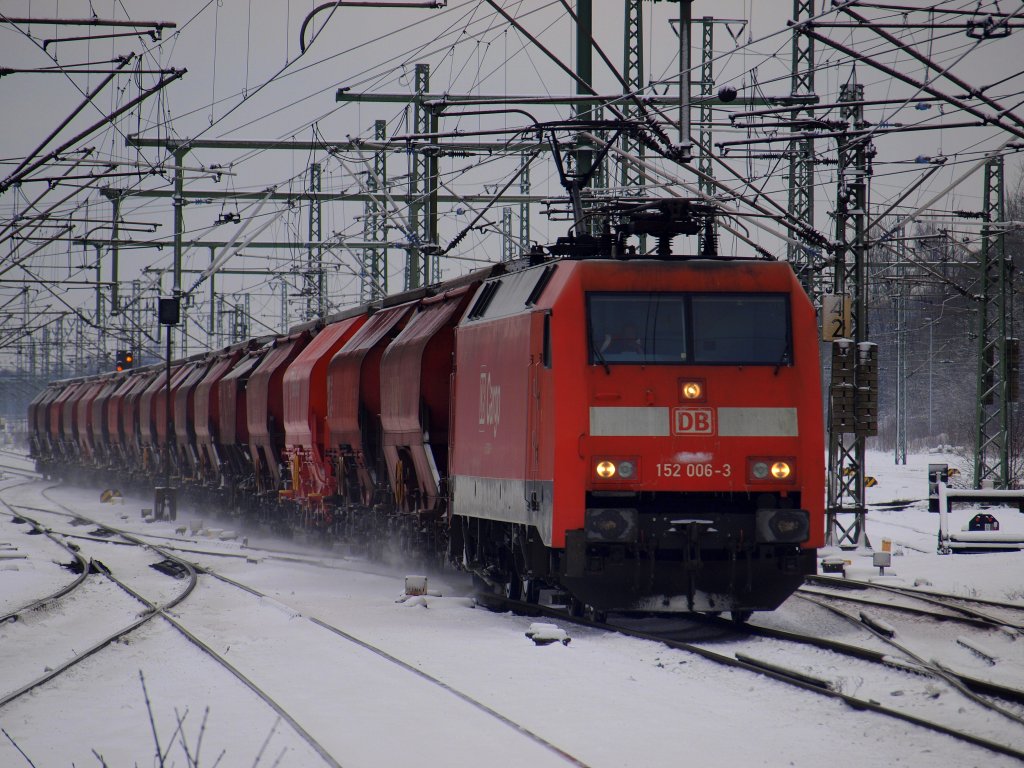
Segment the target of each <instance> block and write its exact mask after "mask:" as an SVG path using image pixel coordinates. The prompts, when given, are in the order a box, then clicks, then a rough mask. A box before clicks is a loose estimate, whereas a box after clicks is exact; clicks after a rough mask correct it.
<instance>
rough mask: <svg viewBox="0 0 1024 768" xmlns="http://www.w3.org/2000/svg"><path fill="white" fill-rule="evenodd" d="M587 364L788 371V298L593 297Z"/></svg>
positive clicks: (694, 295) (590, 297)
mask: <svg viewBox="0 0 1024 768" xmlns="http://www.w3.org/2000/svg"><path fill="white" fill-rule="evenodd" d="M587 319H588V328H589V345H590V362H591V364H603V363H641V364H647V365H680V364H687V363H689V364H697V365H786V364H789V363H790V362H791V361H792V350H791V341H790V329H789V296H788V295H787V294H784V293H753V294H752V293H591V294H588V295H587Z"/></svg>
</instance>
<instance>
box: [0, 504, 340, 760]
mask: <svg viewBox="0 0 1024 768" xmlns="http://www.w3.org/2000/svg"><path fill="white" fill-rule="evenodd" d="M52 487H54V486H51V488H52ZM47 490H49V489H44V490H43V491H42V492H41V495H42V496H43V498H45V499H46V500H47V501H49V502H51V503H52V504H56V505H57V506H59V507H62V508H64V509H65V510H67V514H69V515H73V516H74V517H77V518H80V519H82V520H86V521H88V522H90V523H93V524H95V525H102V526H103V527H104V528H108V529H109V530H111V531H113V532H114V533H116V534H117V535H118V536H120V537H122V538H124V539H126V540H127V541H129V542H131V543H133V544H135V545H137V546H139V547H142V548H144V549H148V550H150V551H152V552H155V553H156V554H158V555H160V556H162V557H164V558H166V559H168V560H170V561H172V562H174V563H177V564H179V565H181V566H182V567H183V568H185V569H186V571H187V572H188V574H189V584H188V586H187V587H186V588H185V590H184V591H183V592H182V593H181V594H180V595H178V596H177V597H175V599H173V600H171V601H170V602H167V603H165V604H163V605H157V604H155V603H153V602H152V601H150V600H149V599H148V598H146V597H144V596H142V595H141V594H139V593H138V592H136V591H135V590H133V589H132V588H131V587H129V586H128V585H127V584H126V583H124V582H123V581H121V580H120V579H118V578H117V577H116V576H114V575H113V574H111V573H105V574H104V575H105V576H106V577H107V578H108V579H109V580H110V581H111V582H112V583H114V584H116V585H117V586H118V587H120V588H121V589H122V590H124V591H125V592H126V593H127V594H129V595H130V596H131V597H133V598H134V599H136V600H138V601H139V602H141V603H142V604H143V605H145V606H146V608H147V610H148V611H149V613H148V614H147V615H146V616H145V617H143V618H141V619H140V620H139V621H137V622H135V623H133V624H132V625H130V626H129V627H128V628H126V629H125V630H122V631H121V632H119V633H117V634H116V635H114V636H112V637H110V638H108V639H107V640H105V641H103V643H102V644H99V645H98V646H96V647H94V648H92V649H90V650H89V651H87V652H86V653H84V654H83V655H82V657H81V658H84V657H85V656H89V655H92V654H93V653H96V652H97V651H99V650H100V649H101V648H103V647H105V646H106V645H108V644H110V643H111V642H113V641H114V640H116V639H118V638H120V637H122V636H124V635H126V634H128V633H129V632H132V631H134V630H135V629H138V627H140V626H142V624H144V623H146V622H148V621H150V620H152V619H154V618H156V617H157V616H159V617H161V618H163V619H164V620H165V621H167V622H168V623H169V624H170V625H171V626H172V627H174V628H175V629H176V630H178V632H180V633H181V634H182V635H183V636H184V637H185V638H186V639H187V640H188V641H189V642H191V643H192V644H193V645H195V646H196V647H197V648H199V649H200V650H202V651H203V652H205V653H206V654H207V655H208V656H209V657H210V658H212V659H213V660H214V661H216V662H217V663H218V664H220V665H221V666H222V667H224V669H226V670H227V671H228V672H230V673H231V674H232V675H233V676H234V677H235V678H237V679H238V680H239V681H240V682H242V683H243V684H244V685H245V686H246V687H248V688H249V689H250V690H251V691H252V692H253V693H255V694H256V695H257V696H258V697H259V698H260V700H261V701H263V702H264V703H265V704H267V705H268V706H269V707H270V708H271V709H273V710H274V712H275V713H276V714H277V715H278V716H280V717H281V719H282V720H284V721H285V722H287V723H288V724H289V725H290V726H291V727H292V728H293V729H294V730H295V732H296V733H297V734H298V735H299V736H300V737H301V738H302V739H303V741H305V742H306V743H307V744H309V746H310V747H311V748H312V749H313V750H314V751H315V752H316V753H317V754H318V755H320V757H322V758H323V760H324V762H326V763H327V764H328V765H330V766H332V768H342V766H341V764H340V763H339V762H338V761H337V760H335V759H334V757H332V756H331V754H330V753H329V752H328V751H327V750H326V748H325V747H324V746H323V745H322V744H320V742H319V741H317V740H316V738H315V737H314V736H313V735H312V734H310V733H309V732H308V731H307V730H306V729H305V728H303V727H302V726H301V725H300V724H299V722H298V721H297V720H295V718H294V717H292V716H291V715H290V714H289V713H288V712H287V711H286V710H285V709H284V708H283V707H281V705H280V704H278V703H277V702H276V701H275V700H274V699H273V698H272V697H271V696H270V695H269V694H267V693H266V692H265V691H263V690H262V689H261V688H259V686H257V685H256V684H255V683H253V682H252V681H251V680H250V679H249V678H248V677H246V676H245V674H244V673H242V672H241V670H239V669H237V668H236V667H234V665H232V664H231V663H230V662H228V661H227V659H225V658H223V657H222V656H221V655H220V654H218V653H217V652H216V651H214V650H213V649H212V648H210V647H209V646H208V645H206V644H205V643H204V642H203V641H202V640H200V639H199V638H198V637H196V636H195V635H194V634H193V633H192V632H190V631H189V630H188V629H187V628H186V627H185V626H184V625H182V624H181V623H180V622H179V621H177V620H176V619H174V618H173V617H172V616H171V615H170V614H169V613H168V611H170V610H171V609H172V608H174V607H175V606H177V605H178V604H180V603H181V602H182V601H183V600H185V598H187V597H188V596H189V595H190V594H192V592H193V590H194V589H195V588H196V586H197V584H198V583H199V573H200V570H199V569H198V568H196V567H195V566H193V565H192V563H190V562H189V561H188V560H185V559H184V558H181V557H178V556H176V555H173V554H171V553H170V552H168V551H166V550H165V549H163V548H162V547H160V546H158V545H155V544H151V543H149V542H147V541H145V540H144V539H142V538H140V537H138V536H136V535H134V534H132V533H128V532H127V531H123V530H119V529H117V528H111V527H110V526H107V525H105V524H103V523H100V522H99V521H97V520H93V519H91V518H89V517H86V516H84V515H81V514H78V513H74V512H72V511H71V510H69V509H68V508H67V507H65V506H64V505H63V504H61V503H60V502H59V501H56V500H55V499H53V498H51V497H49V496H47V495H46V491H47ZM81 658H76V659H74V660H73V661H72V662H69V663H68V664H67V665H65V666H64V667H63V669H67V668H68V667H70V666H73V665H74V664H76V663H77V662H78V661H80V660H81ZM63 669H61V670H55V673H57V674H59V672H60V671H63ZM55 676H56V674H54V673H51V674H49V675H47V676H46V677H45V679H43V678H41V679H40V680H39V681H36V682H34V683H32V684H30V687H29V686H27V687H26V688H25V689H23V690H22V691H20V692H18V694H17V695H22V694H23V693H26V692H27V691H28V690H31V688H34V687H37V686H38V685H41V684H42V683H43V682H46V680H49V679H52V678H53V677H55ZM6 703H7V702H6V700H0V707H2V706H3V705H4V704H6Z"/></svg>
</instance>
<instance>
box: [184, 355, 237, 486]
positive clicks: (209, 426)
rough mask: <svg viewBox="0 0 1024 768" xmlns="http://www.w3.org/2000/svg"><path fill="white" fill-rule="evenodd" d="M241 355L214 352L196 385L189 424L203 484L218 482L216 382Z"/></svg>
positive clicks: (217, 404) (217, 388) (217, 384)
mask: <svg viewBox="0 0 1024 768" xmlns="http://www.w3.org/2000/svg"><path fill="white" fill-rule="evenodd" d="M243 352H244V349H243V348H242V347H241V346H236V347H232V348H231V349H227V350H222V351H221V352H215V353H214V354H213V358H214V360H213V363H212V364H211V365H210V368H209V370H208V371H207V372H206V375H205V376H203V379H202V381H200V382H199V384H197V385H196V392H195V397H194V398H193V420H194V424H195V430H196V450H197V451H198V453H199V458H198V461H199V464H198V468H197V472H198V478H199V480H200V481H201V482H203V483H214V482H216V481H218V480H219V479H220V465H221V458H220V456H219V455H218V448H217V445H218V443H219V442H220V381H221V379H223V378H224V377H225V376H226V375H227V374H228V373H229V372H230V371H231V368H232V367H233V366H234V365H235V363H237V362H238V360H239V358H240V357H241V356H242V354H243Z"/></svg>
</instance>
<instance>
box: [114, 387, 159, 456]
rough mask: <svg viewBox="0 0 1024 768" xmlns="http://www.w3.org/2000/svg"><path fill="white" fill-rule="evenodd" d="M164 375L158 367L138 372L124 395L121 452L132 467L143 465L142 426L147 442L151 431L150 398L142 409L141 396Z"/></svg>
mask: <svg viewBox="0 0 1024 768" xmlns="http://www.w3.org/2000/svg"><path fill="white" fill-rule="evenodd" d="M166 375H167V374H166V373H164V371H163V368H160V367H153V368H148V369H145V370H142V371H139V372H138V373H137V374H136V375H135V376H134V377H133V378H134V379H135V381H134V383H133V384H132V385H131V387H130V388H129V389H128V390H127V391H126V392H125V393H124V405H123V407H122V409H121V434H122V436H123V437H122V440H123V442H122V443H121V450H122V451H123V452H124V455H125V457H126V458H129V459H130V460H131V461H130V463H131V464H132V466H135V467H141V465H142V463H143V461H142V457H143V447H142V445H143V443H142V428H143V426H145V427H146V429H147V433H146V435H147V436H146V439H147V441H148V440H149V434H150V433H149V430H150V429H152V418H153V417H152V398H150V399H149V400H146V401H145V404H146V407H145V408H143V396H144V395H145V394H146V392H148V391H149V388H150V387H151V386H153V384H154V383H155V382H156V381H157V380H158V379H159V378H160V377H161V376H164V377H165V378H166ZM147 444H148V442H147Z"/></svg>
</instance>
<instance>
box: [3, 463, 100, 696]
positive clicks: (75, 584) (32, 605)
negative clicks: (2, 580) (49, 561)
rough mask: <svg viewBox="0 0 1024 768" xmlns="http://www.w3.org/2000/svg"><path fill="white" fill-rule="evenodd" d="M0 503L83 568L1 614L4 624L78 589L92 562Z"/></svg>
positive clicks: (36, 522) (35, 523) (13, 486)
mask: <svg viewBox="0 0 1024 768" xmlns="http://www.w3.org/2000/svg"><path fill="white" fill-rule="evenodd" d="M28 482H29V481H28V480H26V481H24V482H21V483H17V484H15V485H9V486H6V487H5V488H3V490H2V491H0V493H2V492H3V491H8V490H10V489H11V488H17V487H18V486H21V485H25V484H26V483H28ZM0 504H2V505H3V506H4V507H6V508H7V509H8V510H9V511H8V513H7V514H9V515H11V518H12V519H13V520H19V519H20V520H24V521H25V522H27V523H29V524H30V525H31V526H32V527H33V529H34V530H36V531H38V532H39V533H41V534H43V535H44V536H46V538H48V539H49V540H50V541H52V542H53V543H54V544H56V545H57V546H59V547H61V548H62V549H64V550H66V551H67V552H68V553H69V554H70V555H71V556H72V557H73V558H75V560H77V561H78V565H79V567H80V568H81V573H80V574H78V578H76V579H74V580H73V581H72V582H71V583H69V584H66V585H64V586H63V587H61V588H60V589H58V590H57V591H56V592H53V593H51V594H49V595H46V596H45V597H41V598H39V599H37V600H33V601H31V602H29V603H26V604H25V605H23V606H21V607H20V608H16V609H15V610H13V611H8V612H7V613H5V614H3V615H0V624H3V623H5V622H8V621H17V620H18V618H19V617H20V616H21V614H23V613H28V612H29V611H34V610H36V609H37V608H42V607H43V606H45V605H48V604H50V603H53V602H55V601H57V600H59V599H60V598H62V597H64V596H65V595H67V594H69V593H70V592H73V591H74V590H76V589H78V588H79V587H80V586H81V585H82V584H83V583H85V580H86V578H88V576H89V571H90V563H89V562H88V561H87V560H86V559H85V557H84V556H83V555H81V554H80V553H79V552H76V551H75V550H74V549H73V548H72V547H69V546H68V545H67V544H65V543H64V542H62V541H61V540H60V539H58V538H57V537H56V536H54V535H53V534H52V533H51V532H50V531H49V530H48V529H46V528H44V527H43V526H42V525H40V524H39V522H38V521H36V520H33V519H32V518H30V517H26V516H25V515H22V514H20V513H18V512H16V511H15V510H14V507H13V506H11V505H10V504H8V503H7V501H6V500H5V499H3V498H2V496H0ZM0 706H3V703H2V702H0Z"/></svg>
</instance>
